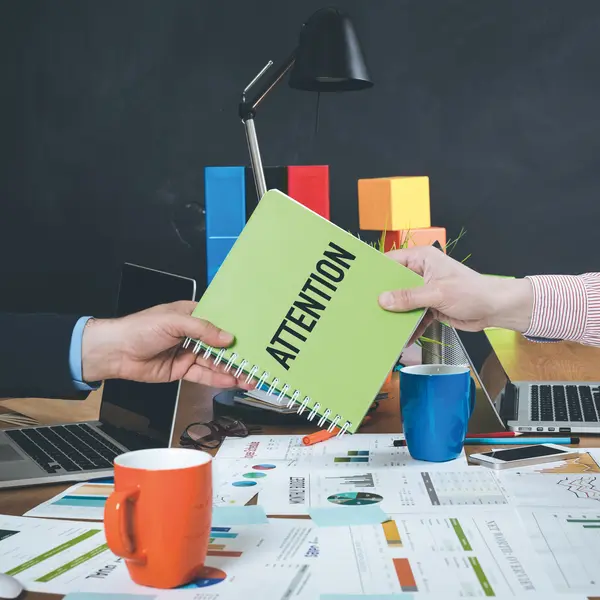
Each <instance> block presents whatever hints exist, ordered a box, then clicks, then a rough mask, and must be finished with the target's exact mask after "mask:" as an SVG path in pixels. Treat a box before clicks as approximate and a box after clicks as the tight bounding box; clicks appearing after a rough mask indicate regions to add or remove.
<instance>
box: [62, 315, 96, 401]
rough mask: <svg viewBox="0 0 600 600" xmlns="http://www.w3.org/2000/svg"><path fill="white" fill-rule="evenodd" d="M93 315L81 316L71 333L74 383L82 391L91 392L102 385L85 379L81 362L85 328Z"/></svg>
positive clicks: (70, 356)
mask: <svg viewBox="0 0 600 600" xmlns="http://www.w3.org/2000/svg"><path fill="white" fill-rule="evenodd" d="M91 318H92V317H81V318H80V319H79V320H78V321H77V323H75V327H73V333H72V334H71V346H70V348H69V368H70V369H71V377H72V378H73V385H74V386H75V387H76V388H77V389H78V390H80V391H82V392H91V391H92V390H95V389H98V388H99V387H100V384H99V383H92V384H88V383H85V382H84V381H83V367H82V364H81V342H82V340H83V330H84V328H85V326H86V323H87V322H88V321H89V320H90V319H91Z"/></svg>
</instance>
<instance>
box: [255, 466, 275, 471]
mask: <svg viewBox="0 0 600 600" xmlns="http://www.w3.org/2000/svg"><path fill="white" fill-rule="evenodd" d="M252 468H253V469H256V470H257V471H270V470H271V469H274V468H275V465H253V467H252Z"/></svg>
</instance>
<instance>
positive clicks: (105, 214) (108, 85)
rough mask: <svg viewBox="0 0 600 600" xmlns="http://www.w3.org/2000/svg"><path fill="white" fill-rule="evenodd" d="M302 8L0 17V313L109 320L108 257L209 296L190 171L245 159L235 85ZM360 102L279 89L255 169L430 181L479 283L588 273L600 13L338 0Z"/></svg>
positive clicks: (594, 209)
mask: <svg viewBox="0 0 600 600" xmlns="http://www.w3.org/2000/svg"><path fill="white" fill-rule="evenodd" d="M321 6H323V4H322V3H320V2H316V1H312V0H298V1H294V2H290V1H287V2H282V1H281V0H244V1H241V0H219V1H218V2H217V1H213V2H207V1H200V0H103V1H102V2H97V1H91V0H69V1H67V0H53V1H52V2H48V1H47V0H40V1H36V0H3V2H0V45H1V53H0V56H1V58H0V60H1V61H2V65H1V80H0V270H1V277H2V279H1V281H2V284H1V293H0V309H4V310H6V309H12V310H41V309H43V310H60V311H76V312H83V313H94V314H98V315H102V314H106V313H108V312H109V311H110V309H111V306H112V299H113V297H114V294H115V291H116V285H117V274H118V269H119V265H120V264H121V262H123V261H125V260H129V261H134V262H138V263H142V264H145V265H148V266H152V267H155V268H159V269H166V270H171V271H175V272H180V273H182V274H184V275H189V276H194V277H196V278H197V279H198V280H199V281H200V282H203V281H204V279H205V265H204V217H203V167H204V166H205V165H207V164H247V162H248V158H247V151H246V142H245V137H244V131H243V127H242V125H241V123H240V122H239V121H238V119H237V115H236V104H237V101H238V97H239V93H240V90H241V88H242V87H243V86H244V85H245V84H246V83H247V82H248V81H249V80H250V79H251V77H252V76H253V75H254V74H255V73H256V72H257V71H258V70H259V69H260V68H261V67H262V65H263V64H264V63H265V62H266V61H267V60H268V59H271V58H272V59H274V60H275V61H278V60H281V59H282V58H284V57H285V56H286V55H287V53H288V51H289V50H290V49H291V48H292V47H293V46H294V45H295V42H296V37H297V32H298V30H299V27H300V25H301V23H302V22H303V20H304V19H305V18H306V17H308V16H309V15H310V14H311V13H312V12H313V11H314V10H316V9H318V8H320V7H321ZM338 6H341V7H343V8H346V9H347V10H348V11H349V12H350V14H351V15H352V16H353V18H354V20H355V24H356V26H357V29H358V32H359V35H360V37H361V40H362V43H363V47H364V51H365V54H366V57H367V61H368V64H369V67H370V70H371V73H372V76H373V79H374V80H375V87H374V88H373V89H371V90H368V91H364V92H359V93H353V94H352V93H349V94H343V95H342V94H338V95H333V96H322V98H321V104H320V118H319V128H318V131H317V132H316V133H315V112H316V96H315V95H314V94H310V93H306V92H297V91H294V90H291V89H289V88H288V87H287V85H284V86H282V87H280V88H278V89H277V90H276V91H275V92H274V93H273V94H272V95H271V96H270V97H269V99H268V100H267V101H266V102H265V103H264V106H263V107H262V110H261V112H260V114H259V118H258V119H257V128H258V133H259V138H260V142H261V147H262V152H263V157H264V160H265V163H267V164H315V163H316V164H329V165H331V192H332V210H331V214H332V219H333V220H334V221H335V222H336V223H338V224H339V225H341V226H342V227H344V228H347V229H351V230H354V231H356V230H357V228H358V215H357V198H356V180H357V178H359V177H373V176H385V175H415V174H427V175H429V176H430V177H431V192H432V197H431V200H432V213H433V220H434V224H436V225H445V226H446V227H447V228H448V229H449V231H450V233H451V234H456V233H457V232H458V230H459V229H460V227H461V226H464V227H465V228H466V229H467V231H468V233H467V236H466V237H465V238H464V239H463V240H462V242H461V245H460V247H459V248H458V251H457V253H458V255H459V257H460V256H464V255H465V254H466V253H469V252H471V253H472V254H473V256H472V258H471V259H470V260H469V264H471V265H472V266H473V267H474V268H477V269H481V270H484V271H487V272H492V273H507V274H516V275H522V274H525V273H531V272H569V273H575V272H581V271H585V270H594V269H595V270H598V268H599V267H600V256H599V254H600V253H599V252H598V250H597V242H596V240H597V238H598V235H597V232H598V228H599V224H600V202H599V199H600V164H599V163H600V2H598V0H586V1H584V0H570V1H568V2H567V0H528V1H527V2H524V1H523V0H494V1H492V0H439V1H433V0H430V1H425V0H410V1H401V0H373V1H369V2H366V1H364V0H353V1H352V0H340V1H339V2H338Z"/></svg>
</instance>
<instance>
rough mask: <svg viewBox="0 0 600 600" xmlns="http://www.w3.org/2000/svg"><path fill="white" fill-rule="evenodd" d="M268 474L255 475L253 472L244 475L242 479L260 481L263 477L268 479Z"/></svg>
mask: <svg viewBox="0 0 600 600" xmlns="http://www.w3.org/2000/svg"><path fill="white" fill-rule="evenodd" d="M266 476H267V474H266V473H255V472H254V471H251V472H250V473H244V474H243V475H242V477H247V478H248V479H260V478H261V477H266Z"/></svg>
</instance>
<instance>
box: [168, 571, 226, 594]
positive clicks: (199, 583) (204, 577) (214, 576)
mask: <svg viewBox="0 0 600 600" xmlns="http://www.w3.org/2000/svg"><path fill="white" fill-rule="evenodd" d="M226 578H227V573H225V571H221V569H213V567H204V568H203V569H202V572H201V573H200V577H198V579H195V580H194V581H192V583H188V584H187V585H182V586H181V587H180V588H178V589H180V590H189V589H190V588H203V587H208V586H209V585H216V584H217V583H221V581H223V580H224V579H226Z"/></svg>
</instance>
